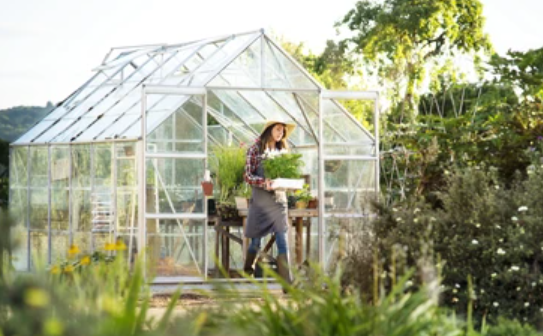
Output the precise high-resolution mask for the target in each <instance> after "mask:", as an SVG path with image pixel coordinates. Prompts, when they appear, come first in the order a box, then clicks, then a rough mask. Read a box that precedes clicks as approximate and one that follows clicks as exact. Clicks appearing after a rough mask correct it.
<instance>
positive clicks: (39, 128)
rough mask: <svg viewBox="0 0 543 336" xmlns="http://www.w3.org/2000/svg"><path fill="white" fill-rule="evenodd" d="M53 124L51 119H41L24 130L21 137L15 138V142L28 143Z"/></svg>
mask: <svg viewBox="0 0 543 336" xmlns="http://www.w3.org/2000/svg"><path fill="white" fill-rule="evenodd" d="M52 124H53V121H52V120H42V121H40V122H39V123H38V124H37V125H36V126H34V127H32V128H31V129H30V130H29V131H28V132H26V133H25V134H24V135H23V136H22V137H20V138H19V139H17V141H16V143H28V142H31V141H32V140H34V139H35V138H36V137H38V136H39V135H40V134H42V133H43V132H44V131H45V130H46V129H48V128H49V127H51V125H52Z"/></svg>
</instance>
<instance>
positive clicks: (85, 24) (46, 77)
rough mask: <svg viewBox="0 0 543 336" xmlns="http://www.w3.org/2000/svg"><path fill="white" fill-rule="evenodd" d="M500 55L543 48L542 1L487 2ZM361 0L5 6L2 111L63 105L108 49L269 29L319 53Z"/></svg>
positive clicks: (70, 0) (94, 0)
mask: <svg viewBox="0 0 543 336" xmlns="http://www.w3.org/2000/svg"><path fill="white" fill-rule="evenodd" d="M482 2H483V5H484V15H485V16H486V18H487V21H486V31H487V32H488V33H489V34H490V37H491V39H492V42H493V43H494V47H495V49H496V51H498V52H500V53H503V52H505V51H507V50H508V49H513V50H528V49H533V48H539V47H543V37H541V34H540V32H541V31H543V29H542V28H543V20H542V19H541V14H540V13H542V12H543V1H541V0H515V1H514V2H512V1H511V0H482ZM355 3H356V0H273V1H272V0H267V1H262V0H153V1H150V0H76V1H74V0H17V1H13V0H0V109H3V108H8V107H12V106H17V105H38V106H43V105H45V104H46V102H48V101H51V102H53V103H56V102H58V101H61V100H63V99H64V98H66V97H67V96H68V95H69V94H70V93H72V92H73V91H75V90H76V89H77V88H78V87H79V86H80V85H82V84H83V83H84V82H85V81H86V80H87V79H88V78H89V77H90V76H91V75H92V74H93V73H92V69H93V68H95V67H97V66H98V65H99V64H100V63H101V62H102V59H103V58H104V56H105V55H106V53H107V52H108V51H109V50H110V48H111V47H116V46H128V45H139V44H150V43H151V44H152V43H179V42H184V41H190V40H195V39H199V38H206V37H213V36H221V35H225V34H231V33H237V32H244V31H250V30H256V29H260V28H264V29H266V30H267V31H268V32H272V33H274V34H276V35H282V36H284V37H285V38H287V39H288V40H290V41H294V42H304V43H305V44H306V46H307V47H308V48H310V49H311V50H313V51H315V52H318V51H320V50H322V49H323V48H324V45H325V42H326V40H327V39H332V38H335V37H336V30H335V28H334V23H335V22H336V21H338V20H339V19H341V18H342V17H343V16H344V15H345V14H346V13H347V12H348V11H349V10H350V9H351V8H354V5H355Z"/></svg>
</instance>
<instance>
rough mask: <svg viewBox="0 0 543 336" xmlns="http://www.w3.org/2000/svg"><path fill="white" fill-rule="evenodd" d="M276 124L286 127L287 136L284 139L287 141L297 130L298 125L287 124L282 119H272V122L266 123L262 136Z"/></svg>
mask: <svg viewBox="0 0 543 336" xmlns="http://www.w3.org/2000/svg"><path fill="white" fill-rule="evenodd" d="M275 124H283V125H285V136H284V137H283V139H287V138H288V137H289V136H290V135H291V134H292V132H294V129H295V128H296V124H293V123H291V122H286V121H283V120H280V119H271V120H268V121H266V124H265V125H264V127H262V132H260V135H262V134H264V132H265V131H266V129H268V127H270V126H272V125H275Z"/></svg>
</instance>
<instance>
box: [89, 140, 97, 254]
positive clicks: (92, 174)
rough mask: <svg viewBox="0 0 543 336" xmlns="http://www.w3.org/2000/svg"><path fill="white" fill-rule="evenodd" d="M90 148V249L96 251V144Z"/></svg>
mask: <svg viewBox="0 0 543 336" xmlns="http://www.w3.org/2000/svg"><path fill="white" fill-rule="evenodd" d="M89 148H90V149H89V150H90V153H89V157H90V199H89V202H91V207H90V212H91V213H90V215H91V216H90V220H91V228H90V250H91V252H93V253H94V237H93V232H92V231H93V229H94V228H93V217H94V213H93V211H94V206H93V204H92V198H93V197H94V190H95V183H96V182H95V181H96V174H95V168H96V167H94V145H93V144H90V145H89Z"/></svg>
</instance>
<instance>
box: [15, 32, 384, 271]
mask: <svg viewBox="0 0 543 336" xmlns="http://www.w3.org/2000/svg"><path fill="white" fill-rule="evenodd" d="M361 99H362V100H370V101H373V105H372V106H371V108H372V109H373V112H374V120H375V123H374V125H373V132H372V133H370V132H368V131H367V130H366V129H365V128H364V127H363V126H362V125H361V124H360V122H359V121H358V120H357V119H356V118H354V117H353V116H352V115H351V113H350V112H349V111H348V110H347V109H346V106H349V101H353V100H361ZM377 99H378V94H377V93H376V92H347V91H341V92H334V91H328V90H325V89H324V88H323V87H321V86H320V85H319V83H318V82H316V81H315V80H314V79H313V78H312V77H311V76H310V75H309V74H308V73H307V72H306V71H305V70H304V69H303V68H302V67H301V66H300V65H299V64H297V63H296V62H295V61H294V60H293V59H292V58H291V57H290V56H289V55H288V54H287V53H286V52H285V51H284V50H283V49H282V48H281V47H280V46H278V45H277V44H276V43H275V42H273V41H272V40H271V39H270V38H269V37H268V36H267V35H266V34H265V33H264V32H263V31H255V32H248V33H243V34H236V35H229V36H225V37H220V38H214V39H205V40H200V41H195V42H190V43H184V44H178V45H156V46H143V47H130V48H114V49H112V50H111V51H110V53H109V54H108V55H107V56H106V58H105V59H104V62H103V63H102V64H101V65H100V66H99V67H97V68H96V69H95V75H94V76H93V77H92V78H91V79H90V80H89V81H87V83H85V84H84V85H83V86H82V87H80V88H79V89H78V90H76V91H75V92H74V93H73V94H72V95H70V96H69V97H68V98H67V99H66V100H64V101H63V102H62V103H60V104H59V105H58V106H57V107H56V109H54V110H53V111H52V112H51V113H50V114H49V115H47V116H46V117H45V118H44V119H43V120H42V121H40V122H39V123H37V124H36V125H35V126H34V127H32V128H31V129H30V130H29V131H28V132H27V133H25V134H24V135H23V136H21V138H19V139H18V140H17V141H15V142H14V143H13V144H12V147H11V157H10V160H11V161H10V162H11V175H10V178H11V181H10V204H11V208H12V211H13V212H14V213H16V214H17V219H18V222H17V226H16V232H17V234H18V236H20V237H21V239H20V241H21V244H20V245H19V249H18V253H17V257H16V262H15V263H16V267H17V268H18V269H20V270H32V269H34V268H35V267H36V266H37V265H40V264H51V263H55V262H58V261H60V260H63V259H65V258H66V253H67V251H68V248H69V246H71V245H72V244H73V245H76V246H77V247H78V248H79V249H80V250H81V251H83V252H84V253H92V252H93V251H96V250H104V249H106V247H107V244H114V243H116V242H120V241H122V242H123V243H124V244H125V245H126V247H127V258H129V260H130V261H133V260H134V259H135V258H136V256H138V255H141V254H142V252H144V251H145V258H146V259H145V260H146V262H147V265H148V266H150V268H151V269H152V274H155V275H157V276H158V277H170V278H171V277H175V278H178V279H179V281H201V280H205V279H207V278H208V276H209V274H210V269H212V268H214V267H215V260H216V258H215V254H214V252H215V251H214V248H213V242H214V241H215V239H217V233H216V232H215V230H214V227H213V226H208V219H209V218H208V215H207V213H208V211H207V210H208V209H207V204H208V202H207V199H206V197H205V196H204V195H203V192H202V188H201V186H200V182H201V181H202V180H203V178H204V173H205V170H206V169H208V161H209V160H208V159H209V155H211V154H210V153H211V150H210V148H212V146H216V145H223V146H239V145H240V144H243V143H245V144H251V143H252V142H253V141H254V139H255V138H256V137H257V136H258V135H259V132H260V130H261V128H262V126H263V125H264V124H265V122H266V120H267V119H272V118H273V119H277V118H279V119H282V120H285V121H289V122H294V123H296V124H297V126H298V127H297V128H296V130H295V132H294V133H293V134H292V135H291V137H290V138H289V143H290V145H291V148H292V150H293V151H295V152H298V153H301V154H302V155H303V158H304V162H305V166H304V168H303V169H304V174H306V175H309V178H310V185H311V190H312V192H313V193H314V194H315V195H317V196H318V199H319V200H323V201H321V202H319V209H318V214H319V216H318V218H312V219H310V221H311V225H309V226H308V227H307V228H306V230H309V231H310V232H309V233H310V235H309V237H310V238H309V239H310V242H309V243H310V244H311V245H310V246H311V248H310V249H309V250H308V251H307V252H304V253H305V255H304V258H305V259H308V260H313V261H315V262H320V263H321V265H323V267H327V266H328V264H329V263H330V261H331V260H332V258H333V256H334V255H335V254H336V253H337V252H338V248H339V247H338V246H339V245H340V243H339V242H338V239H339V237H341V235H339V234H337V233H338V232H340V231H341V230H342V228H343V227H344V226H345V225H357V223H361V222H362V219H363V218H365V217H367V216H368V214H369V210H368V209H367V205H368V204H369V203H368V199H369V198H372V197H376V195H377V193H378V192H379V189H378V180H379V176H378V172H379V159H378V158H379V152H378V147H379V144H378V138H379V136H378V133H377V130H378V125H377V120H378V118H377ZM370 104H371V103H370ZM329 198H333V200H334V203H333V206H330V204H326V202H324V200H325V199H329ZM238 232H239V234H240V235H241V229H238ZM291 245H292V243H291ZM230 258H231V259H232V260H233V263H234V264H237V265H241V264H242V262H243V251H242V248H241V247H238V246H236V247H232V248H231V250H230Z"/></svg>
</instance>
